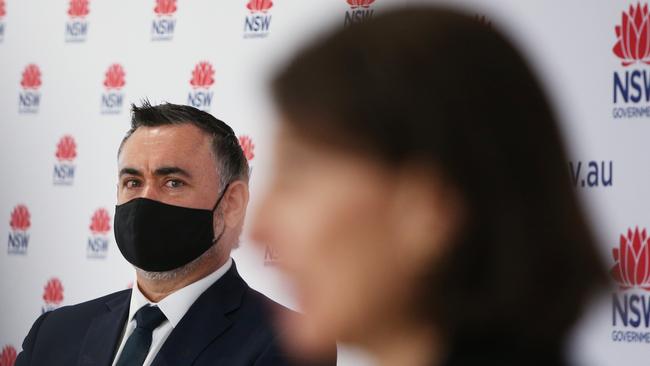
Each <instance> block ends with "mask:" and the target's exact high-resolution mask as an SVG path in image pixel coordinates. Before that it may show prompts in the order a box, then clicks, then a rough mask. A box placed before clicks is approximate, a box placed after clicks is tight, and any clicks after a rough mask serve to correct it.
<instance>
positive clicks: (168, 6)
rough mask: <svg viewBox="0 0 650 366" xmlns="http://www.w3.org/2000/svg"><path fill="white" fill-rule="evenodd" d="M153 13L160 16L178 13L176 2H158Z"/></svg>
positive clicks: (174, 0) (165, 0) (170, 0)
mask: <svg viewBox="0 0 650 366" xmlns="http://www.w3.org/2000/svg"><path fill="white" fill-rule="evenodd" d="M153 11H154V12H155V13H156V14H157V15H158V16H163V15H172V14H174V13H175V12H176V0H156V7H155V8H154V9H153Z"/></svg>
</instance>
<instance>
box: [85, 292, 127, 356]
mask: <svg viewBox="0 0 650 366" xmlns="http://www.w3.org/2000/svg"><path fill="white" fill-rule="evenodd" d="M130 295H131V291H125V293H124V295H123V296H120V297H118V298H116V299H113V300H111V301H108V302H107V303H106V312H105V313H103V314H101V315H99V316H97V317H96V318H95V319H93V321H92V323H91V324H90V327H89V328H88V332H87V333H86V337H85V338H84V340H83V343H82V344H83V345H82V347H81V351H80V352H79V361H78V365H79V366H81V365H83V366H90V365H93V366H99V365H110V364H111V362H112V361H113V355H114V353H115V351H116V348H117V344H118V342H119V341H120V335H121V334H122V331H123V329H124V325H125V324H126V317H127V315H128V314H129V299H130V298H131V296H130Z"/></svg>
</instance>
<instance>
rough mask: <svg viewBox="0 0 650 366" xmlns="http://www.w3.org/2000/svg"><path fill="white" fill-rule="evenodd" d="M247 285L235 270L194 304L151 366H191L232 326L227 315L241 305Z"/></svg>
mask: <svg viewBox="0 0 650 366" xmlns="http://www.w3.org/2000/svg"><path fill="white" fill-rule="evenodd" d="M246 286H247V285H246V283H245V282H244V280H242V279H241V277H239V274H238V273H237V268H236V266H235V263H234V262H233V264H232V267H231V268H230V269H229V270H228V272H226V274H224V275H223V277H221V278H220V279H219V280H217V282H215V283H214V284H213V285H212V286H210V287H209V288H208V289H207V290H206V291H205V292H204V293H203V294H201V296H199V298H198V299H197V300H196V301H195V302H194V304H192V306H191V307H190V309H189V310H188V311H187V313H186V314H185V316H184V317H183V319H181V321H180V322H179V323H178V325H177V326H176V328H174V330H173V331H172V332H171V334H170V335H169V338H167V340H166V341H165V343H164V344H163V346H162V348H161V349H160V352H158V355H157V356H156V358H155V359H154V361H153V363H152V366H162V365H190V364H192V362H193V361H194V360H195V359H196V358H197V357H198V356H199V355H200V354H201V352H202V351H203V350H204V349H205V348H206V347H207V346H208V345H209V344H210V343H212V341H213V340H214V339H216V338H217V337H219V336H220V335H221V334H222V333H224V332H225V331H226V330H227V329H228V328H229V327H230V325H231V321H230V319H228V318H227V317H226V315H227V314H228V313H230V312H232V311H234V310H236V309H237V308H239V306H240V305H241V300H242V296H243V294H244V292H245V290H246Z"/></svg>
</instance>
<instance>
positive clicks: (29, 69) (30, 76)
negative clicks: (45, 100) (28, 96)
mask: <svg viewBox="0 0 650 366" xmlns="http://www.w3.org/2000/svg"><path fill="white" fill-rule="evenodd" d="M20 85H21V86H22V87H23V89H38V88H39V87H40V86H41V70H40V69H39V68H38V65H35V64H29V65H27V66H26V67H25V70H24V71H23V78H22V80H21V81H20Z"/></svg>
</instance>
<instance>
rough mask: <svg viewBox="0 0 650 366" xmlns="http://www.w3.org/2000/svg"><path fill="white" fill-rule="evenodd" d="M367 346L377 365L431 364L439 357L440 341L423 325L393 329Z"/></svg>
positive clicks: (438, 361) (435, 363)
mask: <svg viewBox="0 0 650 366" xmlns="http://www.w3.org/2000/svg"><path fill="white" fill-rule="evenodd" d="M369 348H370V351H371V352H372V353H373V354H374V356H375V357H376V359H377V361H378V365H379V366H433V365H438V364H439V363H440V358H441V345H440V342H439V341H438V340H437V337H436V336H435V335H434V332H433V331H432V330H431V329H429V328H427V327H423V326H419V327H406V328H405V329H401V330H396V329H393V330H391V331H390V332H388V333H387V334H386V335H385V336H384V337H382V338H381V339H377V340H376V342H375V343H374V344H373V345H372V346H370V347H369Z"/></svg>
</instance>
